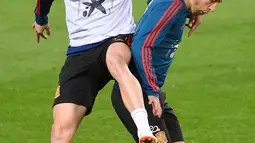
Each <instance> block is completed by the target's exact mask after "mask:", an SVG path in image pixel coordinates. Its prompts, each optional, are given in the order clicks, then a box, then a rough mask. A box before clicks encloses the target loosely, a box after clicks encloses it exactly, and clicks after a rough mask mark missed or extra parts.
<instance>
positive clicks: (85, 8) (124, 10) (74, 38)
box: [65, 0, 135, 47]
mask: <svg viewBox="0 0 255 143" xmlns="http://www.w3.org/2000/svg"><path fill="white" fill-rule="evenodd" d="M65 6H66V23H67V29H68V32H69V39H70V46H72V47H76V46H82V45H87V44H92V43H96V42H100V41H102V40H104V39H107V38H109V37H113V36H116V35H119V34H132V33H134V31H135V22H134V18H133V16H132V0H65Z"/></svg>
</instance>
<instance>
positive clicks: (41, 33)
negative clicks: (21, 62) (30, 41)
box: [32, 22, 51, 43]
mask: <svg viewBox="0 0 255 143" xmlns="http://www.w3.org/2000/svg"><path fill="white" fill-rule="evenodd" d="M32 27H33V29H34V30H35V33H36V41H37V43H40V38H41V37H42V38H44V39H48V37H47V35H48V36H50V35H51V31H50V25H49V24H46V25H39V24H37V23H36V22H34V23H33V25H32ZM44 30H46V34H47V35H45V34H44Z"/></svg>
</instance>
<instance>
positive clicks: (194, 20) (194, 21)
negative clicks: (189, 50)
mask: <svg viewBox="0 0 255 143" xmlns="http://www.w3.org/2000/svg"><path fill="white" fill-rule="evenodd" d="M202 21H203V15H198V16H192V17H191V18H190V20H189V23H188V24H186V26H187V27H189V28H190V30H189V33H188V37H190V36H191V35H192V33H193V32H194V31H195V30H196V29H197V27H198V26H199V25H200V24H201V23H202Z"/></svg>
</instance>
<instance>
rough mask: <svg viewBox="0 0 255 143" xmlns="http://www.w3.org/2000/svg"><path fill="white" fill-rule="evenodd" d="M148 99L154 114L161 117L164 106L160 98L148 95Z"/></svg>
mask: <svg viewBox="0 0 255 143" xmlns="http://www.w3.org/2000/svg"><path fill="white" fill-rule="evenodd" d="M148 99H149V105H152V113H153V115H154V116H157V117H158V118H160V117H161V115H162V108H161V105H160V101H159V98H158V97H156V96H148Z"/></svg>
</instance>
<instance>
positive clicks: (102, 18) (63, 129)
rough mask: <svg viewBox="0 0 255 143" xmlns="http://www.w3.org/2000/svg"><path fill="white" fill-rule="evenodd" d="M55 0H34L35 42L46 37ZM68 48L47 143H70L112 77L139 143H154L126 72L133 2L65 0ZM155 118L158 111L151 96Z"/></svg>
mask: <svg viewBox="0 0 255 143" xmlns="http://www.w3.org/2000/svg"><path fill="white" fill-rule="evenodd" d="M52 2H53V0H37V6H36V9H35V15H36V20H35V22H34V24H33V28H34V30H35V32H36V36H37V42H40V38H41V37H42V38H45V39H47V36H46V35H45V34H44V30H45V31H46V33H47V34H48V35H50V26H49V24H48V17H47V15H48V13H49V11H50V7H51V4H52ZM65 6H66V22H67V28H68V33H69V39H70V44H69V46H68V51H67V58H66V61H65V64H64V65H63V67H62V70H61V72H60V76H59V86H58V88H57V92H56V98H55V100H54V107H53V118H54V123H53V126H52V134H51V142H52V143H69V142H70V141H71V139H72V137H73V136H74V134H75V131H76V130H77V128H78V126H79V124H80V122H81V120H82V119H83V117H84V115H88V114H90V112H91V110H92V108H93V104H94V101H95V98H96V96H97V94H98V91H100V90H101V89H102V88H103V87H104V86H105V85H106V84H107V83H108V82H109V81H110V80H111V79H112V78H114V79H115V80H116V81H118V83H119V85H120V90H121V93H122V99H123V102H124V104H125V106H126V107H127V109H128V110H129V112H130V113H131V116H132V119H133V120H134V122H135V124H136V126H137V129H138V136H139V139H140V142H149V143H150V142H151V143H154V142H157V139H156V138H155V137H154V136H153V134H152V132H151V130H150V128H149V124H148V119H147V111H146V110H145V108H144V103H143V95H142V90H141V87H140V84H139V82H138V81H137V79H136V78H135V77H134V76H133V75H132V74H131V72H130V71H129V69H128V66H127V65H128V63H129V61H130V58H131V52H130V49H129V46H128V45H129V43H131V36H132V34H133V33H134V30H135V23H134V19H133V16H132V1H131V0H65ZM149 100H150V102H152V105H153V108H154V111H156V112H155V116H158V117H160V116H161V112H162V109H161V107H160V103H159V99H158V98H157V97H153V96H152V97H151V98H150V99H149Z"/></svg>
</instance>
